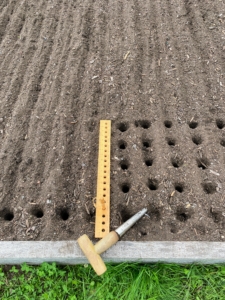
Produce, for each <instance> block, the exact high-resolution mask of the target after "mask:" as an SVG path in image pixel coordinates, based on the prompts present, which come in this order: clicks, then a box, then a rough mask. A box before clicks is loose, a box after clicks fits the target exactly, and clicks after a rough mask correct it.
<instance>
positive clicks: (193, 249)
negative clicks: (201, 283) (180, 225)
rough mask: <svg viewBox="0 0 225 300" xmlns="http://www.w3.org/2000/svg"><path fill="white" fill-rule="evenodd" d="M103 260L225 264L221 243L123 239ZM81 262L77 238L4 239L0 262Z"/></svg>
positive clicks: (1, 245)
mask: <svg viewBox="0 0 225 300" xmlns="http://www.w3.org/2000/svg"><path fill="white" fill-rule="evenodd" d="M102 258H103V260H104V261H105V262H112V263H121V262H140V263H156V262H164V263H181V264H190V263H202V264H215V263H225V243H223V242H130V241H127V242H123V241H120V242H118V243H117V244H116V245H114V246H113V247H111V248H110V249H109V250H107V251H106V252H105V253H103V254H102ZM23 262H26V263H29V264H34V265H35V264H41V263H42V262H56V263H57V264H71V265H75V264H84V263H87V262H88V261H87V259H86V258H85V256H84V255H83V253H82V251H81V250H80V248H79V246H78V244H77V242H76V241H54V242H53V241H3V242H0V264H1V265H3V264H10V265H13V264H21V263H23Z"/></svg>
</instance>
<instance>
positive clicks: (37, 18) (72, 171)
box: [0, 0, 225, 241]
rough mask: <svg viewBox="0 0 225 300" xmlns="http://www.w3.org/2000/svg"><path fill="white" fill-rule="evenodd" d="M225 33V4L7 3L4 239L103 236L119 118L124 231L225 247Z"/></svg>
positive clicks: (0, 100) (0, 62) (3, 10)
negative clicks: (106, 178)
mask: <svg viewBox="0 0 225 300" xmlns="http://www.w3.org/2000/svg"><path fill="white" fill-rule="evenodd" d="M224 28H225V1H224V0H218V1H211V0H192V1H189V0H181V1H180V0H173V1H172V0H171V1H169V0H165V1H161V0H152V1H144V0H139V1H137V0H132V1H130V0H129V1H128V0H121V1H112V0H82V1H81V0H77V1H75V0H74V1H72V0H63V1H62V0H54V1H45V0H40V1H34V0H30V1H28V0H2V1H1V2H0V220H1V221H0V239H1V240H68V239H70V240H75V239H77V238H78V237H79V236H80V235H81V234H83V233H87V234H88V235H89V236H90V237H91V238H93V236H94V222H95V211H94V206H93V198H94V197H95V195H96V179H97V178H96V177H97V152H98V133H99V131H98V130H99V120H101V119H111V120H112V152H111V154H112V159H111V229H115V228H116V227H117V226H119V225H120V224H121V223H122V222H124V221H126V220H127V219H128V218H129V217H130V216H131V215H132V214H134V213H136V212H137V211H139V210H140V209H142V208H143V207H147V208H148V214H149V216H150V218H148V217H147V216H145V217H144V218H143V219H142V220H140V221H139V222H138V223H137V224H136V225H135V226H134V227H133V228H132V229H131V230H130V231H129V232H128V233H127V234H126V235H125V236H124V238H123V239H124V240H136V241H150V240H166V241H170V240H182V241H185V240H208V241H223V240H224V239H225V192H224V188H225V172H224V169H225V114H224V113H225V102H224V100H225V92H224V89H225V77H224V74H225V29H224Z"/></svg>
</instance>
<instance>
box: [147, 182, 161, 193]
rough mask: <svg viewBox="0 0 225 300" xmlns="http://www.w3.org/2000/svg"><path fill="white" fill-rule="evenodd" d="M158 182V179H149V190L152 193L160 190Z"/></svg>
mask: <svg viewBox="0 0 225 300" xmlns="http://www.w3.org/2000/svg"><path fill="white" fill-rule="evenodd" d="M158 186H159V185H158V181H157V180H156V179H148V188H149V189H150V190H151V191H156V190H157V189H158Z"/></svg>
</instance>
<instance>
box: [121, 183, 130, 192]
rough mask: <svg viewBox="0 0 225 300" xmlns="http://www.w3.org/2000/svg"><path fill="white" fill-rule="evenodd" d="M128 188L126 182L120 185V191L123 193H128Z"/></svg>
mask: <svg viewBox="0 0 225 300" xmlns="http://www.w3.org/2000/svg"><path fill="white" fill-rule="evenodd" d="M129 190H130V185H129V184H128V183H123V184H122V185H121V191H122V192H123V193H125V194H126V193H128V192H129Z"/></svg>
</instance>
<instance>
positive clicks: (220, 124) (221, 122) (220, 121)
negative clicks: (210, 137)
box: [216, 119, 225, 129]
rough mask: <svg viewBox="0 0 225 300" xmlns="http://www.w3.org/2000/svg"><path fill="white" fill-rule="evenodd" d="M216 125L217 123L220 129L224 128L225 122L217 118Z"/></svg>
mask: <svg viewBox="0 0 225 300" xmlns="http://www.w3.org/2000/svg"><path fill="white" fill-rule="evenodd" d="M216 125H217V127H218V128H219V129H223V128H224V126H225V122H224V121H223V120H221V119H217V120H216Z"/></svg>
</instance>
